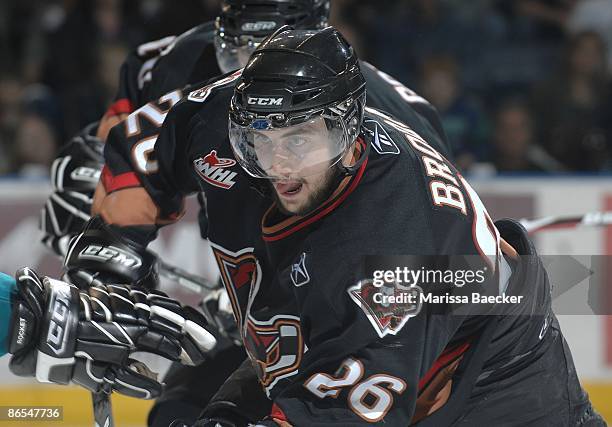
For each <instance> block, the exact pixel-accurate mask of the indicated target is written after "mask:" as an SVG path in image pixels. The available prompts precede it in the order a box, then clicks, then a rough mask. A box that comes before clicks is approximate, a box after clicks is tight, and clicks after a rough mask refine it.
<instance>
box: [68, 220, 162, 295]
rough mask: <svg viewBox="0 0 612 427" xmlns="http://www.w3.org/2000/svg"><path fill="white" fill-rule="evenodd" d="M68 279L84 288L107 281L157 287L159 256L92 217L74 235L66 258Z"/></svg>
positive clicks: (150, 287) (148, 287) (151, 287)
mask: <svg viewBox="0 0 612 427" xmlns="http://www.w3.org/2000/svg"><path fill="white" fill-rule="evenodd" d="M64 273H65V275H64V278H65V279H66V281H68V282H70V283H73V284H75V285H77V286H78V287H80V288H82V289H84V288H87V287H89V286H96V285H103V284H105V283H121V284H129V285H134V286H142V287H145V288H147V289H155V288H156V287H157V284H158V281H159V276H158V272H157V256H156V255H155V254H153V253H152V252H150V251H147V250H146V248H145V247H144V246H143V245H141V244H139V243H137V242H134V241H131V240H128V239H127V238H126V237H123V235H120V234H119V233H118V232H116V231H115V230H113V229H112V227H111V226H109V225H107V224H105V223H104V221H103V220H102V219H101V218H100V217H97V216H96V217H93V218H92V219H91V220H90V221H89V222H88V223H87V225H86V227H85V229H84V230H83V232H82V233H80V234H79V235H77V236H76V237H75V238H73V239H72V240H71V242H70V245H69V247H68V253H67V254H66V259H65V260H64Z"/></svg>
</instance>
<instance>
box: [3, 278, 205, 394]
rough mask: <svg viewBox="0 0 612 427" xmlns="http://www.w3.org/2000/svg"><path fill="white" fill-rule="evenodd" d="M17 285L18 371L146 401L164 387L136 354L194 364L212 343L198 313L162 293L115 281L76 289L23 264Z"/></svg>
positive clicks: (14, 332)
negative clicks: (39, 274) (134, 357)
mask: <svg viewBox="0 0 612 427" xmlns="http://www.w3.org/2000/svg"><path fill="white" fill-rule="evenodd" d="M16 282H17V293H16V294H13V297H12V307H13V308H12V316H11V330H10V332H9V353H11V354H12V357H11V360H10V364H9V366H10V369H11V371H12V372H13V373H14V374H16V375H20V376H35V377H36V378H37V380H38V381H41V382H51V383H58V384H67V383H69V382H74V383H76V384H79V385H81V386H83V387H85V388H86V389H88V390H91V391H96V392H97V391H100V390H104V391H107V392H108V391H111V390H114V391H117V392H119V393H122V394H126V395H128V396H132V397H137V398H142V399H152V398H156V397H157V396H159V395H160V393H161V390H162V385H161V384H160V383H159V382H157V380H156V378H154V375H153V374H152V373H151V371H150V370H148V368H146V366H145V365H144V364H142V363H141V362H138V361H136V360H133V359H132V358H131V355H132V354H133V353H134V352H148V353H153V354H157V355H159V356H162V357H164V358H166V359H170V360H174V361H181V362H182V363H185V364H198V363H201V362H202V361H203V360H204V355H205V353H206V352H207V351H209V350H211V349H212V348H213V347H214V345H215V339H214V337H213V336H212V335H211V334H210V333H209V332H208V331H207V330H206V321H205V320H204V318H203V317H202V315H201V314H200V313H199V312H198V311H196V310H195V309H193V308H191V307H183V306H181V304H179V303H178V302H176V301H174V300H173V299H171V298H168V297H167V296H166V295H164V294H163V293H161V292H156V293H149V292H148V291H146V290H145V289H143V288H131V287H128V286H118V285H107V286H92V287H91V288H89V289H88V290H86V291H79V289H78V288H77V287H75V286H73V285H69V284H68V283H65V282H61V281H58V280H54V279H50V278H47V277H45V278H42V279H41V278H40V277H39V276H38V275H37V274H36V273H34V272H33V271H32V270H30V269H28V268H25V269H22V270H19V271H18V272H17V274H16Z"/></svg>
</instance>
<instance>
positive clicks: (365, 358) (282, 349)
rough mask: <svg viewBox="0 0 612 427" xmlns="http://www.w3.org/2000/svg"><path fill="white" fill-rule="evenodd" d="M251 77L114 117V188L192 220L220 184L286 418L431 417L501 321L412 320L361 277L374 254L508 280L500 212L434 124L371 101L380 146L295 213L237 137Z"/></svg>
mask: <svg viewBox="0 0 612 427" xmlns="http://www.w3.org/2000/svg"><path fill="white" fill-rule="evenodd" d="M239 75H240V72H239V71H238V72H235V73H233V74H229V75H227V76H224V77H223V78H221V79H218V80H215V81H213V82H211V83H209V84H207V85H205V86H202V87H199V88H195V89H193V90H188V91H187V92H186V93H185V98H184V99H183V100H182V101H180V102H179V103H178V104H177V105H175V106H174V108H172V109H171V110H170V111H169V112H168V109H169V107H170V106H171V105H172V104H174V103H175V102H176V101H177V100H178V99H179V98H180V96H181V93H179V92H174V93H171V94H169V95H166V96H165V97H162V98H161V99H160V102H158V103H156V104H148V105H146V106H144V107H143V108H141V109H139V110H137V111H135V112H134V113H133V114H131V115H130V116H129V117H128V119H127V120H126V121H125V122H124V123H123V124H121V125H119V126H116V127H115V128H113V130H112V131H111V134H110V136H109V139H108V142H107V146H106V151H105V156H106V160H107V164H106V166H105V169H104V171H103V174H102V182H103V184H104V187H105V189H106V192H107V193H110V194H112V193H119V192H121V191H122V190H123V189H126V188H130V187H139V186H143V187H144V188H145V189H146V191H147V193H148V194H149V195H150V197H151V198H152V199H153V201H154V203H155V206H156V212H155V216H156V218H157V223H158V224H162V223H165V222H167V221H168V220H171V221H172V220H176V219H178V218H179V217H180V215H181V212H182V209H183V199H184V197H185V196H187V195H189V194H192V193H194V192H199V191H202V192H203V193H204V194H205V196H206V199H207V210H208V217H209V233H208V237H209V239H210V241H211V245H212V247H213V252H214V255H215V258H216V260H217V264H218V266H219V269H220V272H221V277H222V280H223V283H224V285H225V287H226V290H227V291H228V294H229V296H230V300H231V303H232V307H233V310H234V315H235V318H236V321H237V322H238V325H239V327H240V328H241V333H242V337H243V341H244V343H245V348H246V350H247V353H248V355H249V357H250V360H251V362H252V365H253V367H254V371H255V372H256V373H257V376H258V378H259V382H260V383H261V386H262V389H263V390H264V391H265V393H266V394H267V395H268V396H269V398H270V399H271V400H272V401H273V402H274V406H273V415H274V416H275V417H276V418H280V419H286V420H287V421H288V422H290V423H292V424H294V425H307V424H312V425H327V424H329V423H332V422H335V423H339V424H341V425H346V426H350V425H358V424H363V423H378V422H386V423H389V425H408V424H410V423H411V422H414V421H417V420H419V419H421V418H424V417H426V416H427V415H428V414H429V413H430V412H431V411H432V410H434V409H437V408H435V404H432V401H433V402H434V403H435V402H436V401H437V400H438V396H439V395H440V394H441V393H442V394H443V393H444V392H445V387H447V386H448V387H450V386H449V384H450V382H449V381H450V379H451V378H452V377H453V374H454V373H455V371H456V370H460V371H461V370H462V369H463V370H467V368H466V367H467V366H470V364H471V365H472V366H477V365H478V364H477V363H471V362H474V360H475V358H476V357H477V356H476V354H477V352H476V351H475V350H476V349H477V348H478V347H479V343H480V340H482V339H484V338H483V336H484V334H483V331H485V330H487V327H488V325H493V323H492V322H490V321H489V320H490V319H492V318H493V317H491V316H471V315H470V314H473V313H471V312H470V310H464V311H463V312H462V313H461V315H448V314H449V313H448V312H447V311H446V310H447V308H448V306H446V305H445V304H444V303H442V304H438V305H436V308H435V309H434V308H433V306H432V308H430V307H429V306H427V305H424V306H423V307H422V309H421V311H420V313H419V314H418V315H416V316H412V317H411V315H410V311H409V310H408V309H406V307H405V306H400V307H398V306H395V307H394V308H393V309H392V312H391V313H387V312H385V311H384V310H382V311H381V310H380V308H381V307H380V306H376V307H374V308H373V307H371V306H370V305H371V304H370V300H369V299H368V295H367V294H368V292H370V290H371V289H365V288H363V282H361V284H360V281H361V280H363V279H365V278H367V277H370V276H369V275H370V273H371V271H369V270H368V269H367V268H366V267H365V266H364V265H365V264H364V257H366V256H373V255H378V256H385V255H416V256H429V255H458V256H460V257H463V256H472V257H474V258H476V259H478V260H480V264H479V266H480V267H481V268H482V269H484V270H486V269H488V271H489V275H490V277H492V278H493V280H495V278H496V277H498V275H499V273H498V271H497V270H498V268H499V265H500V263H501V258H502V257H501V254H500V249H499V234H498V232H497V230H496V228H495V226H494V225H493V224H492V222H491V219H490V218H489V216H488V214H487V213H486V209H485V208H484V206H483V205H482V203H481V202H480V200H479V199H478V196H477V195H476V193H475V192H474V191H473V190H472V189H471V187H470V186H469V184H468V183H467V182H466V181H465V180H464V179H463V178H462V177H461V175H460V174H459V173H458V172H457V171H456V170H455V169H454V167H453V166H452V164H450V163H449V162H448V160H447V159H446V158H445V157H444V156H443V155H442V154H441V153H440V151H442V150H443V146H442V143H441V139H440V136H439V134H438V133H437V132H436V131H435V127H434V126H432V125H431V124H430V123H429V121H427V120H426V119H424V118H423V117H422V116H421V115H420V114H418V113H416V112H415V111H414V109H412V107H411V106H410V104H408V103H406V104H405V105H404V107H403V109H409V110H410V114H405V116H406V117H408V120H409V121H408V122H407V123H403V122H401V121H399V120H397V118H396V117H394V116H392V115H390V114H388V113H386V112H382V111H380V110H378V109H376V108H373V107H372V106H369V107H368V108H367V109H366V116H365V120H364V126H363V129H362V130H363V132H362V134H361V136H360V139H359V141H358V144H357V147H358V148H357V149H358V151H359V155H361V156H367V159H366V161H364V162H363V164H362V166H361V168H360V169H359V170H358V171H357V173H356V174H355V175H353V176H350V177H346V178H345V179H344V180H343V181H342V183H341V184H340V186H339V188H338V189H337V190H336V191H335V192H334V193H333V194H332V196H331V197H330V198H329V199H328V200H327V201H326V202H325V203H323V204H322V205H321V206H320V207H319V208H317V209H316V210H315V211H313V212H311V213H310V214H308V215H306V216H303V217H284V216H283V215H281V214H280V213H279V212H278V211H277V210H276V208H275V205H274V203H273V199H272V198H271V197H270V194H269V189H268V187H267V185H266V182H265V181H262V180H256V179H253V178H251V177H250V176H248V175H247V174H246V173H244V172H243V171H242V170H241V168H240V167H239V165H238V164H237V163H236V160H235V158H234V156H233V153H232V150H231V148H230V145H229V141H228V137H227V123H228V113H227V109H228V105H229V100H230V98H231V95H232V92H233V84H234V83H235V81H236V80H237V78H238V77H239ZM367 84H368V85H370V82H369V81H368V83H367ZM367 87H368V90H369V86H367ZM375 92H376V91H375ZM370 105H371V104H370ZM164 118H165V122H164V125H163V127H162V128H161V129H159V126H160V124H161V120H163V119H164ZM368 144H369V145H370V146H371V149H370V150H369V152H368V151H367V150H365V148H366V147H367V146H368ZM131 208H132V209H137V208H138V207H137V206H133V207H131ZM471 268H478V267H475V266H474V265H471ZM445 291H448V288H442V289H439V290H438V293H439V294H441V295H444V294H446V292H445ZM542 295H545V293H543V294H542ZM542 298H543V297H542ZM531 302H532V303H533V302H534V301H531ZM546 304H547V303H546V301H545V300H544V299H542V300H541V301H537V302H536V303H535V304H532V305H530V307H532V306H538V305H539V306H546ZM549 304H550V302H549V301H548V305H549ZM413 314H414V313H413ZM524 321H525V322H527V323H528V324H531V320H530V318H529V317H526V318H525V320H524ZM536 323H537V320H536ZM540 326H541V325H540V324H537V328H538V330H539V328H540ZM528 329H529V330H531V329H533V328H528ZM489 330H491V327H489ZM491 333H492V332H489V334H491ZM528 335H529V334H528ZM532 335H533V334H530V335H529V336H532ZM536 335H537V334H536ZM516 339H517V340H518V339H519V338H516ZM520 339H521V340H524V339H525V334H523V336H522V337H521V338H520ZM536 341H537V339H536ZM483 357H484V356H483ZM482 362H483V363H484V361H482ZM488 362H489V363H491V362H492V361H490V360H489V361H488ZM473 369H477V368H473ZM447 391H448V393H449V394H450V389H448V390H447ZM446 397H447V398H448V396H446ZM442 400H443V401H446V400H445V399H442ZM442 403H443V402H442ZM425 419H426V418H425Z"/></svg>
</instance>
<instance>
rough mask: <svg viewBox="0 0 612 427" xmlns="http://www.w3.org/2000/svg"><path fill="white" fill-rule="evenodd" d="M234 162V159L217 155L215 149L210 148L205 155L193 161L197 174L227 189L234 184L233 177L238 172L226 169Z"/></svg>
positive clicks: (211, 183)
mask: <svg viewBox="0 0 612 427" xmlns="http://www.w3.org/2000/svg"><path fill="white" fill-rule="evenodd" d="M235 164H236V160H234V159H224V158H221V157H218V156H217V150H212V151H211V152H210V153H208V154H207V155H205V156H202V157H199V158H197V159H195V160H194V161H193V166H194V167H195V170H196V172H197V173H198V175H199V176H200V177H201V178H202V179H203V180H204V181H206V182H207V183H209V184H210V185H214V186H215V187H219V188H223V189H224V190H229V189H230V188H232V187H233V186H234V184H235V183H236V181H234V178H235V177H236V175H238V172H234V171H231V170H228V168H231V167H232V166H234V165H235Z"/></svg>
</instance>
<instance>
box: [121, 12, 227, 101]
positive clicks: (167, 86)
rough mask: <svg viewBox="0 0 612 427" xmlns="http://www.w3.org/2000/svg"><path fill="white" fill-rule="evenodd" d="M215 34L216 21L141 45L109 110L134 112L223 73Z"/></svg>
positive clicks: (125, 64)
mask: <svg viewBox="0 0 612 427" xmlns="http://www.w3.org/2000/svg"><path fill="white" fill-rule="evenodd" d="M214 34H215V25H214V22H206V23H204V24H201V25H198V26H197V27H194V28H191V29H190V30H188V31H186V32H185V33H183V34H181V35H179V36H168V37H164V38H162V39H160V40H155V41H151V42H147V43H144V44H142V45H140V46H139V47H138V48H137V49H136V50H134V51H133V52H131V53H130V54H129V55H128V57H127V58H126V59H125V61H124V62H123V64H122V66H121V70H120V74H119V89H118V91H117V94H116V95H115V100H114V102H113V104H112V105H111V106H110V107H109V111H112V112H113V113H131V112H132V111H134V110H135V109H136V108H138V107H140V106H141V105H143V104H146V103H147V102H149V101H154V100H157V99H158V98H159V97H161V96H162V95H164V94H166V93H168V92H171V91H173V90H175V89H180V88H183V87H185V86H187V85H190V84H194V83H197V82H202V81H206V80H208V79H211V78H213V77H216V76H219V75H220V74H222V73H221V70H220V69H219V66H218V65H217V58H216V57H215V48H214V45H213V37H214Z"/></svg>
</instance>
